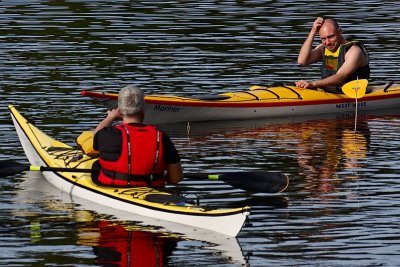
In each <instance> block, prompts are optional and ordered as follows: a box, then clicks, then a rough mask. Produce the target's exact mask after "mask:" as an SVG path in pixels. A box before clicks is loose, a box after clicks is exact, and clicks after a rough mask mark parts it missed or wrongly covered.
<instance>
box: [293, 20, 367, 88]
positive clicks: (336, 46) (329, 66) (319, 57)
mask: <svg viewBox="0 0 400 267" xmlns="http://www.w3.org/2000/svg"><path fill="white" fill-rule="evenodd" d="M317 33H319V36H320V38H321V42H322V43H321V44H319V45H318V46H317V47H315V48H314V49H313V48H312V44H313V40H314V36H315V35H316V34H317ZM317 61H322V68H321V70H322V78H321V79H319V80H315V81H306V80H300V81H298V82H296V86H297V87H300V88H321V87H328V88H329V87H331V88H335V87H336V88H338V87H340V86H341V85H343V84H345V83H346V82H349V81H353V80H356V79H357V78H359V79H368V78H369V75H370V69H369V65H368V64H369V62H368V53H367V51H366V49H365V47H364V46H363V45H362V44H361V43H359V42H357V41H352V42H349V41H347V40H345V39H344V38H343V36H342V29H341V28H340V27H339V25H338V24H337V22H336V21H335V20H333V19H323V18H321V17H319V18H317V19H316V20H315V21H314V24H313V27H312V29H311V31H310V33H309V34H308V37H307V39H306V41H305V42H304V44H303V46H302V47H301V50H300V53H299V57H298V63H299V64H300V65H310V64H312V63H314V62H317Z"/></svg>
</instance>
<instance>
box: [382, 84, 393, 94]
mask: <svg viewBox="0 0 400 267" xmlns="http://www.w3.org/2000/svg"><path fill="white" fill-rule="evenodd" d="M393 84H394V82H388V83H387V84H386V86H385V88H383V91H384V92H385V93H387V92H388V90H389V88H390V87H392V85H393Z"/></svg>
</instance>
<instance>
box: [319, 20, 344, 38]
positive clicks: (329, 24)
mask: <svg viewBox="0 0 400 267" xmlns="http://www.w3.org/2000/svg"><path fill="white" fill-rule="evenodd" d="M340 31H341V29H340V27H339V24H338V23H337V22H336V21H335V20H333V19H325V20H324V23H323V24H322V25H321V28H320V29H319V35H321V32H322V35H323V33H326V32H329V33H336V32H340Z"/></svg>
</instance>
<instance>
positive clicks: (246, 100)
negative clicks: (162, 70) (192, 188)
mask: <svg viewBox="0 0 400 267" xmlns="http://www.w3.org/2000/svg"><path fill="white" fill-rule="evenodd" d="M81 94H82V95H83V96H88V97H91V98H95V99H102V100H106V101H107V104H109V105H111V106H112V105H116V104H115V101H116V99H117V97H118V93H107V92H96V91H82V92H81ZM145 102H146V104H145V114H146V118H145V122H147V123H171V122H191V121H210V120H238V119H258V118H274V117H286V116H305V115H315V114H324V113H325V114H326V113H342V112H354V109H355V101H354V98H351V97H348V96H346V95H345V94H340V93H333V92H328V91H325V90H323V89H301V88H296V87H294V86H284V85H277V86H271V87H267V86H252V87H250V89H249V90H247V91H242V92H226V93H220V94H214V95H200V96H187V97H186V96H176V95H148V96H146V98H145ZM399 105H400V84H394V83H388V84H383V85H374V86H368V88H367V93H366V94H365V96H363V97H362V98H360V99H358V109H359V110H360V111H362V110H374V109H383V108H394V107H398V106H399Z"/></svg>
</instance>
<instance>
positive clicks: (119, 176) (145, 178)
mask: <svg viewBox="0 0 400 267" xmlns="http://www.w3.org/2000/svg"><path fill="white" fill-rule="evenodd" d="M102 171H103V173H104V174H105V175H106V176H107V177H109V178H111V179H115V180H124V181H141V182H151V181H156V180H160V179H163V174H161V173H160V174H148V175H133V174H127V173H121V172H114V171H109V170H106V169H102Z"/></svg>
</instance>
